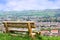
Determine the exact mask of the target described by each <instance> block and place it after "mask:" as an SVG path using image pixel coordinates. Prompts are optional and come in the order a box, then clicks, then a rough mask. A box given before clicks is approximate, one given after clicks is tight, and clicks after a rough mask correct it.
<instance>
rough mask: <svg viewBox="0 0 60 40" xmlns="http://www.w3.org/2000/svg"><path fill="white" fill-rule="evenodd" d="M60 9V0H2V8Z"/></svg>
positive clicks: (0, 7) (8, 9)
mask: <svg viewBox="0 0 60 40" xmlns="http://www.w3.org/2000/svg"><path fill="white" fill-rule="evenodd" d="M43 9H60V0H0V10H3V11H10V10H11V11H12V10H18V11H19V10H43Z"/></svg>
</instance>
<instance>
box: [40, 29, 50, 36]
mask: <svg viewBox="0 0 60 40" xmlns="http://www.w3.org/2000/svg"><path fill="white" fill-rule="evenodd" d="M40 33H41V35H44V36H48V35H49V33H50V32H49V31H48V30H43V31H40Z"/></svg>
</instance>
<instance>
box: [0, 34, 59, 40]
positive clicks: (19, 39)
mask: <svg viewBox="0 0 60 40" xmlns="http://www.w3.org/2000/svg"><path fill="white" fill-rule="evenodd" d="M0 40H32V38H31V37H29V36H27V35H25V36H11V35H10V34H0ZM34 40H60V37H59V36H56V37H55V36H52V37H49V36H39V35H37V36H36V38H34Z"/></svg>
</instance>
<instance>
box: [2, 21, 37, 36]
mask: <svg viewBox="0 0 60 40" xmlns="http://www.w3.org/2000/svg"><path fill="white" fill-rule="evenodd" d="M3 24H4V27H5V29H6V33H8V32H9V31H11V30H9V28H17V29H18V28H27V29H28V32H29V35H32V28H35V27H36V26H35V23H34V22H33V21H4V22H3ZM13 31H17V30H13Z"/></svg>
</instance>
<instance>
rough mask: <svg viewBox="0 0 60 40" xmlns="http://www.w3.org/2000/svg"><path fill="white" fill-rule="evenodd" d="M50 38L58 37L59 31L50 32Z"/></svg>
mask: <svg viewBox="0 0 60 40" xmlns="http://www.w3.org/2000/svg"><path fill="white" fill-rule="evenodd" d="M50 32H51V33H50V36H58V30H57V29H53V30H51V31H50Z"/></svg>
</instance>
